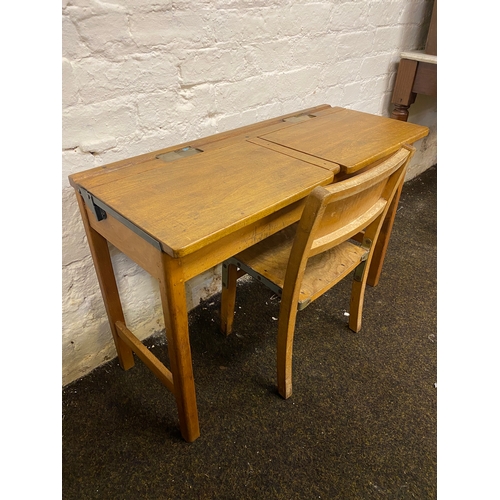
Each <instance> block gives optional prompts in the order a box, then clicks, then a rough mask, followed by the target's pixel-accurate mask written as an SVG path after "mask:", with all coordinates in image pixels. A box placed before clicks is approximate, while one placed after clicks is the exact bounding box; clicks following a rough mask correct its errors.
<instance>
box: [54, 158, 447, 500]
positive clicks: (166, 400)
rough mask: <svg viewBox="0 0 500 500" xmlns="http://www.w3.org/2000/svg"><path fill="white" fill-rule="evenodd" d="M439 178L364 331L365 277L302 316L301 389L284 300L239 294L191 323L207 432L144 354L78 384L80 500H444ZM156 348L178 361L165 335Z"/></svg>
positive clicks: (74, 419)
mask: <svg viewBox="0 0 500 500" xmlns="http://www.w3.org/2000/svg"><path fill="white" fill-rule="evenodd" d="M436 177H437V168H436V167H432V168H431V169H429V170H427V171H426V172H424V173H423V174H421V175H420V176H418V177H417V178H415V179H413V180H412V181H409V182H407V183H406V184H405V187H404V190H403V195H402V198H401V201H400V205H399V209H398V214H397V217H396V221H395V225H394V230H393V235H392V238H391V242H390V245H389V249H388V254H387V257H386V261H385V265H384V270H383V273H382V277H381V280H380V283H379V285H378V286H377V287H375V288H370V287H369V288H368V289H367V292H366V296H365V308H364V314H363V327H362V329H361V331H360V333H358V334H355V333H353V332H351V331H350V330H349V329H348V327H347V318H346V317H345V316H344V312H345V311H346V310H347V309H348V306H349V295H350V278H348V279H347V280H344V282H343V283H341V284H340V285H338V286H337V287H335V288H334V289H332V290H331V291H329V292H328V293H327V294H325V295H324V296H323V297H321V298H320V299H318V300H317V301H316V302H314V303H313V304H311V305H310V306H309V307H308V308H307V309H305V310H304V311H302V312H301V313H299V316H298V322H297V328H296V336H295V344H294V373H293V377H294V379H293V380H294V386H293V388H294V392H293V395H292V397H291V398H290V399H288V400H286V401H285V400H283V399H282V398H281V397H279V395H278V394H277V392H276V389H275V339H276V328H277V321H276V320H275V319H274V318H276V317H277V316H278V307H279V304H278V302H277V301H276V300H275V299H273V298H272V294H271V293H270V292H269V291H268V290H267V289H266V288H264V287H263V286H262V285H260V284H259V283H256V282H243V283H242V284H241V285H240V286H239V288H238V295H237V315H236V319H235V326H234V333H233V335H231V336H230V337H228V338H225V337H224V336H223V335H222V334H221V333H219V330H218V321H219V319H218V318H219V317H218V308H219V300H220V296H218V295H217V296H214V297H212V298H211V299H210V300H207V301H205V302H203V303H201V304H200V305H199V306H198V307H197V308H196V309H195V310H193V311H192V312H191V313H190V332H191V343H192V355H193V365H194V374H195V382H196V389H197V402H198V411H199V417H200V426H201V437H200V438H199V439H198V440H196V441H195V442H194V443H191V444H188V443H186V442H184V441H183V440H182V439H181V437H180V433H179V431H178V425H177V412H176V407H175V403H174V399H173V397H172V395H171V394H170V393H168V391H167V390H166V389H165V388H164V387H163V386H162V385H161V384H160V383H159V382H158V381H157V379H156V378H155V377H154V375H152V374H151V373H150V372H149V371H148V369H147V368H146V367H145V366H144V365H143V364H142V363H141V361H140V360H137V363H136V366H135V367H134V368H133V369H131V370H130V371H128V372H124V371H122V370H121V369H120V368H119V367H118V364H117V361H116V360H113V361H111V362H109V363H108V364H106V365H104V366H102V367H100V368H98V369H96V370H94V371H93V372H92V373H91V374H89V375H87V376H86V377H84V378H82V379H80V380H78V381H76V382H74V383H72V384H70V385H69V386H67V387H65V388H64V389H63V395H62V407H63V422H62V429H63V440H62V442H63V450H62V492H63V498H64V499H94V498H95V499H113V500H117V499H127V500H128V499H153V500H155V499H169V500H175V499H221V500H222V499H224V500H226V499H227V500H232V499H238V500H239V499H300V500H309V499H344V500H350V499H384V500H389V499H410V498H411V499H414V498H415V499H433V498H436V496H437V494H436V489H437V487H436V482H437V452H436V442H437V439H436V428H437V424H436V406H437V402H436V399H437V394H436V392H437V391H436V387H435V383H436V377H437V375H436V372H437V367H436V358H437V356H436V346H437V344H436V342H437V337H436V336H437V331H436V319H437V318H436V316H437V311H436V307H437V306H436V304H437V300H436V275H437V269H436V240H437V238H436V225H437V221H436V219H437V214H436V195H437V193H436V186H437V182H436ZM146 343H147V344H148V346H150V348H151V350H152V351H153V352H154V353H155V354H156V355H157V356H158V357H159V358H160V359H164V360H165V359H166V345H165V342H164V341H163V340H162V338H161V337H157V338H152V339H149V340H148V341H147V342H146Z"/></svg>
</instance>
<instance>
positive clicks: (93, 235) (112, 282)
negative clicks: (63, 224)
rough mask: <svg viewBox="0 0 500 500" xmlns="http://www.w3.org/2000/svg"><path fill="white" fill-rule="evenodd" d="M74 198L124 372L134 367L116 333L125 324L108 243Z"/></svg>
mask: <svg viewBox="0 0 500 500" xmlns="http://www.w3.org/2000/svg"><path fill="white" fill-rule="evenodd" d="M76 198H77V200H78V206H79V207H80V212H81V215H82V221H83V226H84V227H85V232H86V234H87V241H88V244H89V247H90V253H91V254H92V259H93V261H94V268H95V271H96V274H97V279H98V280H99V286H100V288H101V293H102V298H103V301H104V306H105V308H106V313H107V315H108V320H109V326H110V327H111V333H112V334H113V340H114V341H115V347H116V352H117V354H118V361H119V363H120V366H121V367H122V368H123V369H124V370H128V369H129V368H132V367H133V366H134V355H133V353H132V349H130V347H128V346H127V345H126V344H125V343H124V342H123V340H122V339H121V338H120V337H119V336H118V333H117V331H116V322H117V321H122V322H123V323H124V324H125V318H124V316H123V309H122V305H121V302H120V295H119V294H118V287H117V286H116V279H115V273H114V270H113V264H112V262H111V256H110V254H109V247H108V242H107V241H106V239H105V238H104V237H103V236H101V235H100V234H99V233H98V232H97V231H95V230H94V229H93V228H92V226H91V225H90V222H89V218H88V214H87V210H86V209H85V202H84V201H83V198H82V197H81V195H80V193H78V192H76Z"/></svg>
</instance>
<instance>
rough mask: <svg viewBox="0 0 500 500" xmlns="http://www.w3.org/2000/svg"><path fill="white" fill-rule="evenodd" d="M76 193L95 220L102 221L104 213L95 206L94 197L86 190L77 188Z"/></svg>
mask: <svg viewBox="0 0 500 500" xmlns="http://www.w3.org/2000/svg"><path fill="white" fill-rule="evenodd" d="M78 191H79V192H80V194H81V195H82V197H83V200H84V201H85V204H86V205H87V207H89V209H90V211H91V212H92V213H93V214H94V216H95V218H96V219H97V220H103V219H105V218H106V217H107V214H106V212H105V211H104V210H103V209H102V208H101V207H100V206H98V205H96V203H95V199H94V197H93V196H92V195H91V194H90V193H89V192H88V191H87V190H86V189H83V188H82V187H79V188H78Z"/></svg>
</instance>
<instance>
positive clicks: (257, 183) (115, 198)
mask: <svg viewBox="0 0 500 500" xmlns="http://www.w3.org/2000/svg"><path fill="white" fill-rule="evenodd" d="M294 115H297V118H296V119H295V118H294ZM290 117H291V119H290V120H288V118H290ZM427 133H428V129H427V128H426V127H422V126H420V125H415V124H411V123H406V122H401V121H396V120H391V119H389V118H383V117H379V116H374V115H370V114H367V113H361V112H358V111H352V110H346V109H343V108H331V107H330V106H327V105H323V106H318V107H316V108H310V109H308V110H303V111H300V112H297V113H295V114H292V115H285V116H284V117H278V118H275V119H272V120H267V121H265V122H262V123H260V124H254V125H250V126H248V127H242V128H241V129H236V130H234V131H229V132H226V133H221V134H217V135H214V136H211V137H208V138H205V139H199V140H197V141H193V142H191V143H186V144H184V145H179V146H176V147H171V148H167V149H165V150H161V151H155V152H152V153H148V154H146V155H141V156H138V157H135V158H129V159H126V160H123V161H120V162H116V163H113V164H109V165H106V166H104V167H98V168H94V169H90V170H87V171H84V172H79V173H76V174H73V175H71V176H70V183H71V185H72V186H74V187H75V188H76V189H80V188H83V189H84V190H85V191H87V192H88V193H90V194H91V196H92V197H93V198H94V199H95V201H96V202H98V203H99V206H101V207H102V208H104V210H109V213H110V214H111V215H113V216H115V217H117V218H120V219H121V220H122V222H123V221H125V222H126V223H127V224H128V225H129V226H130V225H131V226H133V228H134V229H138V230H139V231H140V232H143V233H145V234H146V235H149V236H150V237H151V238H152V239H153V240H155V241H157V242H158V243H159V244H160V246H161V248H162V249H163V251H165V252H166V253H168V254H170V255H171V256H173V257H182V256H185V255H188V254H190V253H192V252H195V251H196V250H199V249H200V248H202V247H204V246H206V245H208V244H210V243H212V242H214V241H217V240H218V239H221V238H222V237H223V236H225V235H227V234H230V233H231V232H234V231H236V230H238V229H239V228H241V227H244V226H247V225H249V224H251V223H252V222H254V221H256V220H259V219H260V218H262V217H265V216H266V215H269V214H272V213H274V212H276V211H277V210H279V209H280V208H283V207H285V206H288V205H290V204H291V203H293V202H294V201H297V200H300V199H302V198H304V197H305V196H306V195H307V194H308V193H309V192H310V191H311V190H312V189H313V188H314V187H315V186H317V185H320V184H322V185H325V184H329V183H330V182H332V180H333V177H334V174H335V173H337V172H338V171H339V170H340V168H339V166H338V165H337V164H339V165H340V166H341V168H342V170H344V172H345V173H352V172H355V171H357V170H359V169H361V168H363V167H365V166H366V165H369V164H370V163H372V162H373V161H376V160H378V159H380V158H382V157H384V156H387V155H389V154H391V153H393V152H395V151H396V150H397V149H398V148H399V147H400V145H401V144H402V143H413V142H415V141H416V140H418V139H420V138H422V137H424V136H425V135H427ZM82 194H83V193H82Z"/></svg>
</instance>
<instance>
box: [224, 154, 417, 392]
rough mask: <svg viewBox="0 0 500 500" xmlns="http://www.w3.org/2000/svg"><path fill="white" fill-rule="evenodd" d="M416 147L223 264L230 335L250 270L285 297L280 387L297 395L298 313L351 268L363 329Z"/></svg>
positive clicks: (332, 189) (317, 199) (320, 196)
mask: <svg viewBox="0 0 500 500" xmlns="http://www.w3.org/2000/svg"><path fill="white" fill-rule="evenodd" d="M414 151H415V149H414V148H413V147H411V146H407V145H404V146H403V147H402V148H401V149H400V150H399V151H398V152H397V153H395V154H393V155H392V156H390V157H389V158H387V159H386V160H384V161H382V162H379V164H378V165H376V166H374V167H372V168H370V169H368V170H367V171H365V172H363V173H361V174H358V175H355V176H353V177H351V178H349V179H346V180H343V181H340V182H338V183H334V184H330V185H329V186H327V187H321V186H320V187H317V188H315V189H314V190H313V191H312V192H311V193H310V194H309V196H308V197H307V199H306V202H305V205H304V210H303V213H302V217H301V219H300V221H299V222H297V223H296V224H294V225H292V226H289V227H287V228H285V229H283V230H282V231H280V232H278V233H276V234H274V235H272V236H270V237H269V238H267V239H265V240H263V241H261V242H259V243H257V244H256V245H254V246H252V247H250V248H248V249H246V250H244V251H243V252H241V253H240V254H238V255H236V256H235V257H233V258H231V259H228V260H226V261H225V262H224V263H223V267H222V282H223V286H222V298H221V330H222V332H223V333H226V334H230V333H231V330H232V325H233V317H234V306H235V299H236V281H237V279H238V278H239V277H240V276H242V275H244V274H246V273H248V274H250V275H251V276H253V277H254V278H256V279H258V280H259V281H260V282H262V283H263V284H264V285H266V286H268V287H269V288H270V289H271V290H273V291H274V292H276V293H277V294H278V295H279V296H280V297H281V303H280V313H279V321H278V343H277V372H278V390H279V393H280V394H281V395H282V396H283V397H284V398H285V399H286V398H288V397H289V396H290V395H291V393H292V347H293V336H294V330H295V320H296V315H297V311H298V310H299V311H300V310H302V309H304V308H305V307H306V306H308V305H309V304H310V303H311V302H312V301H313V300H315V299H317V298H318V297H320V296H321V295H322V294H324V293H325V292H326V291H327V290H329V289H330V288H331V287H332V286H333V285H335V284H336V283H338V282H339V281H340V280H341V279H343V278H344V277H346V276H347V275H348V274H349V273H351V272H352V271H354V279H353V284H352V293H351V303H350V316H349V328H350V329H351V330H353V331H355V332H358V331H359V330H360V328H361V315H362V309H363V298H364V291H365V286H366V278H367V275H368V269H369V266H370V261H371V258H372V250H373V248H374V247H375V244H376V242H377V237H378V235H379V232H380V228H381V226H382V223H383V221H384V217H385V215H386V213H387V210H388V209H389V206H390V204H391V200H392V198H393V197H394V195H395V193H396V192H397V190H398V188H399V187H400V186H401V185H402V183H403V181H404V176H405V172H406V167H407V165H408V163H409V160H410V158H411V157H412V156H413V153H414Z"/></svg>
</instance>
